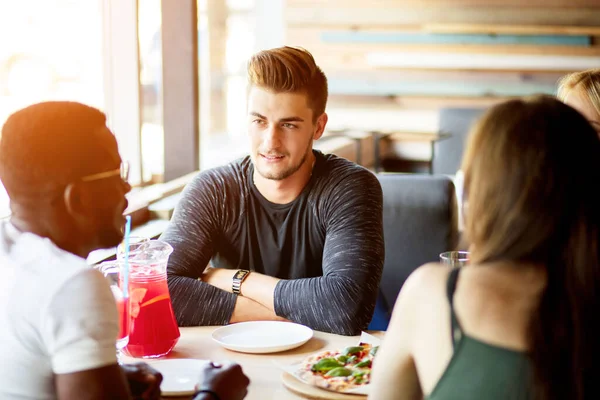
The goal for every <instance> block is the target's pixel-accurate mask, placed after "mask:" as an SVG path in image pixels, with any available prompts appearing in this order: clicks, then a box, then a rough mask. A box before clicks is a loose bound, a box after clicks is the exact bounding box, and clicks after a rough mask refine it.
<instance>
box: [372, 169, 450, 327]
mask: <svg viewBox="0 0 600 400" xmlns="http://www.w3.org/2000/svg"><path fill="white" fill-rule="evenodd" d="M378 178H379V182H380V183H381V187H382V189H383V229H384V239H385V264H384V267H383V276H382V278H381V284H380V295H379V299H378V304H377V307H376V313H375V315H374V318H373V320H372V321H371V325H370V326H369V328H370V329H379V330H382V329H383V328H384V327H387V324H384V323H383V322H382V321H384V320H385V317H386V315H382V313H385V311H387V318H388V321H389V315H390V314H391V310H392V308H393V306H394V303H395V302H396V297H398V293H399V292H400V289H401V288H402V285H404V282H405V281H406V278H408V276H409V275H410V274H411V273H412V272H413V271H414V270H415V269H417V268H418V267H419V266H421V265H423V264H425V263H428V262H432V261H433V262H436V261H439V254H440V253H442V252H444V251H447V250H453V249H454V248H455V247H456V245H457V240H458V228H457V221H458V210H457V206H456V197H455V193H454V184H453V183H452V180H450V178H449V177H447V176H443V175H420V174H379V175H378Z"/></svg>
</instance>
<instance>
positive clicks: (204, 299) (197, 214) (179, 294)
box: [161, 173, 236, 326]
mask: <svg viewBox="0 0 600 400" xmlns="http://www.w3.org/2000/svg"><path fill="white" fill-rule="evenodd" d="M213 181H214V179H213V178H212V177H211V175H209V173H200V174H199V175H198V176H196V177H195V178H194V180H193V181H192V182H190V183H189V184H188V185H187V186H186V188H185V190H184V191H183V195H182V198H181V200H180V201H179V204H178V205H177V207H176V209H175V212H174V213H173V218H172V219H171V223H170V224H169V226H168V227H167V229H166V231H165V232H164V233H163V235H162V236H161V239H162V240H164V241H166V242H167V243H169V244H170V245H171V246H173V253H172V254H171V256H170V257H169V264H168V266H167V282H168V284H169V293H170V295H171V301H172V303H173V309H174V311H175V317H176V319H177V322H178V324H179V325H180V326H195V325H223V324H226V323H228V322H229V319H230V317H231V314H232V312H233V309H234V306H235V300H236V299H235V296H233V295H232V294H230V293H226V292H223V291H222V290H219V289H217V288H215V287H213V286H211V285H209V284H207V283H204V282H202V281H199V280H198V278H200V277H201V276H202V273H203V272H204V269H205V268H206V266H207V265H208V262H209V261H210V259H211V257H212V255H213V248H214V247H213V238H214V237H216V236H217V234H218V225H219V219H220V215H221V214H222V212H221V210H220V208H219V205H220V204H221V203H222V202H220V201H219V199H220V198H222V197H223V195H222V194H221V193H220V192H219V190H220V189H219V186H218V185H217V184H216V183H215V182H213Z"/></svg>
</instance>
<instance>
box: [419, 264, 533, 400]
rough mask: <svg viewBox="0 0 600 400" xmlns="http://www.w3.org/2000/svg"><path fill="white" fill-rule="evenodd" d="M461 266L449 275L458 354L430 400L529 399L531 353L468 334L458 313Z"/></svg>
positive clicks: (448, 287)
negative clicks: (457, 302)
mask: <svg viewBox="0 0 600 400" xmlns="http://www.w3.org/2000/svg"><path fill="white" fill-rule="evenodd" d="M459 273H460V268H456V269H453V270H452V272H451V273H450V276H449V278H448V285H447V294H448V301H449V302H450V324H451V328H452V330H451V331H452V344H453V346H454V353H453V355H452V358H451V360H450V363H449V364H448V366H447V367H446V370H445V371H444V374H443V375H442V377H441V378H440V380H439V381H438V383H437V385H436V386H435V388H434V389H433V391H432V392H431V395H429V397H427V399H428V400H482V399H485V400H528V399H531V395H530V393H529V373H530V365H529V359H528V357H527V354H526V353H524V352H519V351H514V350H510V349H506V348H502V347H497V346H492V345H490V344H487V343H484V342H482V341H479V340H477V339H474V338H472V337H469V336H467V335H465V334H464V333H463V331H462V329H461V327H460V324H459V322H458V319H457V318H456V314H455V312H454V302H453V298H454V291H455V290H456V282H457V281H458V274H459Z"/></svg>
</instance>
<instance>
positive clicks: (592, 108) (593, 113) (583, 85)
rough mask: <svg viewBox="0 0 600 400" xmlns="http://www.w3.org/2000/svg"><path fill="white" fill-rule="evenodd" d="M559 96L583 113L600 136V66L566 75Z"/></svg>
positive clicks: (559, 87)
mask: <svg viewBox="0 0 600 400" xmlns="http://www.w3.org/2000/svg"><path fill="white" fill-rule="evenodd" d="M558 98H559V99H560V100H562V101H563V102H565V103H566V104H568V105H570V106H571V107H573V108H574V109H576V110H577V111H579V112H580V113H581V114H583V116H584V117H586V118H587V119H588V121H589V122H590V124H592V126H593V127H594V129H595V130H596V132H597V133H598V136H600V68H596V69H589V70H587V71H581V72H575V73H572V74H569V75H566V76H564V77H563V78H562V79H561V80H560V82H559V85H558Z"/></svg>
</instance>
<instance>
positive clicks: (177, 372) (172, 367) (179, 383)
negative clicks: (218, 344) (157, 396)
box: [145, 358, 210, 396]
mask: <svg viewBox="0 0 600 400" xmlns="http://www.w3.org/2000/svg"><path fill="white" fill-rule="evenodd" d="M145 361H146V362H148V364H150V366H152V368H155V369H156V370H158V372H160V373H161V374H162V376H163V381H162V383H161V385H160V390H161V392H162V395H163V396H190V395H192V394H194V392H195V390H194V388H195V386H196V383H198V379H199V378H200V370H201V369H202V367H203V366H204V365H206V363H209V362H210V361H208V360H193V359H186V358H180V359H177V358H172V359H166V360H157V361H151V360H145Z"/></svg>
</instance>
